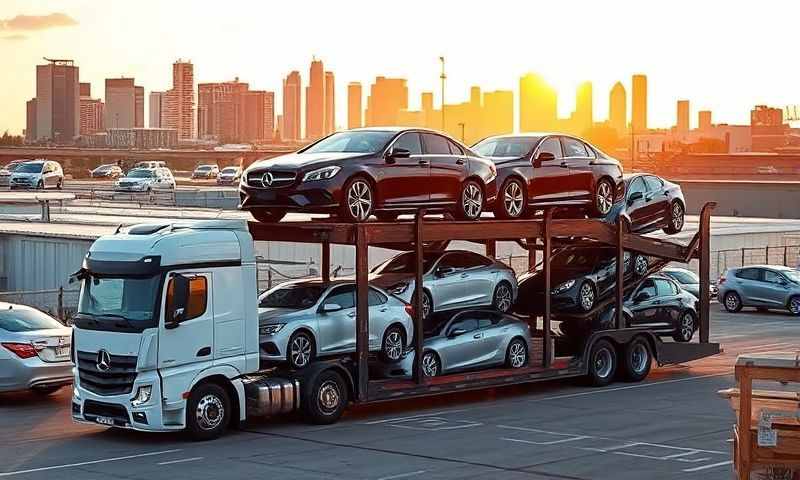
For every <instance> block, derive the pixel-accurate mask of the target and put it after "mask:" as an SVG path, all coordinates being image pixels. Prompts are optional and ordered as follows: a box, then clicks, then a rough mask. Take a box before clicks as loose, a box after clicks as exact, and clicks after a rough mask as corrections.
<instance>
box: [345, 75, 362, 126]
mask: <svg viewBox="0 0 800 480" xmlns="http://www.w3.org/2000/svg"><path fill="white" fill-rule="evenodd" d="M362 98H363V93H362V91H361V84H360V83H359V82H350V83H349V84H347V128H361V125H362V123H361V99H362Z"/></svg>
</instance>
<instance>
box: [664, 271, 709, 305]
mask: <svg viewBox="0 0 800 480" xmlns="http://www.w3.org/2000/svg"><path fill="white" fill-rule="evenodd" d="M660 273H662V274H663V275H666V276H667V277H670V278H671V279H672V280H675V281H676V282H678V285H680V286H681V288H682V289H684V290H686V291H687V292H689V293H691V294H692V295H694V296H695V297H697V298H700V277H698V276H697V274H696V273H694V272H693V271H691V270H686V269H685V268H675V267H667V268H664V269H662V270H661V272H660ZM708 290H709V292H708V293H709V296H710V297H711V298H715V297H716V296H717V293H719V290H718V289H717V286H716V285H714V284H713V283H712V284H710V285H709V286H708Z"/></svg>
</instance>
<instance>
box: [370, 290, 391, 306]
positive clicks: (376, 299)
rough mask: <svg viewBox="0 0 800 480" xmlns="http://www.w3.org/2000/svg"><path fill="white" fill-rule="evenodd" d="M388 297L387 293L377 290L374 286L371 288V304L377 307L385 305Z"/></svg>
mask: <svg viewBox="0 0 800 480" xmlns="http://www.w3.org/2000/svg"><path fill="white" fill-rule="evenodd" d="M386 300H388V298H387V297H386V295H384V294H382V293H381V292H379V291H377V290H375V289H374V288H370V289H369V306H370V307H375V306H377V305H383V304H384V303H386Z"/></svg>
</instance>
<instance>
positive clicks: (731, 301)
mask: <svg viewBox="0 0 800 480" xmlns="http://www.w3.org/2000/svg"><path fill="white" fill-rule="evenodd" d="M738 305H739V300H737V299H736V295H734V294H732V293H730V294H728V295H726V296H725V306H726V307H728V309H729V310H736V307H737V306H738Z"/></svg>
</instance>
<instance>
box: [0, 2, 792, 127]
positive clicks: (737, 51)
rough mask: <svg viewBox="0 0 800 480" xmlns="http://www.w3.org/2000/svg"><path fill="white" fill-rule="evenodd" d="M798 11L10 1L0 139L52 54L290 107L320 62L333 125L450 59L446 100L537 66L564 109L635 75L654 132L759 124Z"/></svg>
mask: <svg viewBox="0 0 800 480" xmlns="http://www.w3.org/2000/svg"><path fill="white" fill-rule="evenodd" d="M20 15H26V16H31V17H30V18H25V17H22V18H20V17H19V16H20ZM799 15H800V2H797V1H768V0H767V1H761V2H752V1H746V2H740V1H711V0H703V1H697V0H694V1H681V0H678V1H671V2H663V1H645V0H639V1H621V0H620V1H617V0H613V1H612V0H605V1H597V0H594V1H585V2H584V1H569V0H559V1H557V2H541V1H535V2H533V1H527V2H525V1H519V0H517V1H504V0H492V1H464V0H462V1H431V0H427V1H416V0H404V1H402V2H382V1H363V2H362V1H350V0H337V1H319V2H317V1H304V0H295V1H291V2H286V1H255V0H254V1H239V0H227V1H225V2H219V1H208V2H206V1H184V0H169V1H166V0H165V1H150V0H138V1H122V0H120V1H104V2H101V1H95V0H73V1H44V0H41V1H35V0H2V2H0V54H2V57H3V59H4V62H3V67H2V74H0V105H2V111H0V131H3V130H6V129H8V130H10V131H11V132H12V133H21V131H22V129H23V128H24V125H25V101H26V100H28V99H29V98H31V97H33V96H35V65H37V64H38V63H41V62H42V60H41V59H42V57H44V56H47V57H52V58H72V59H74V60H75V61H76V63H77V65H78V66H79V67H80V77H81V81H89V82H91V83H92V94H93V96H94V97H101V98H102V97H103V95H104V92H103V80H104V79H105V78H106V77H115V76H120V75H124V76H134V77H135V78H136V81H137V82H136V83H137V84H138V85H142V86H144V87H145V91H146V92H147V93H149V92H150V91H151V90H165V89H167V88H169V86H170V82H171V64H172V62H173V61H175V60H176V59H178V58H183V59H190V60H191V61H192V62H193V63H194V65H195V81H196V82H211V81H223V80H231V79H233V78H234V77H235V76H238V77H239V78H240V80H241V81H246V82H249V83H250V85H251V88H256V89H266V90H273V91H275V92H276V105H280V85H281V80H282V78H283V77H284V76H285V75H286V74H287V73H288V72H289V71H291V70H295V69H296V70H300V72H301V75H302V77H303V83H304V85H305V84H306V82H307V80H308V67H309V62H310V60H311V57H312V55H315V56H317V57H318V58H320V59H322V60H323V61H324V62H325V67H326V70H333V72H334V73H335V76H336V95H337V96H336V104H337V126H341V125H344V124H345V123H346V85H347V82H350V81H360V82H362V83H363V84H364V86H365V90H368V88H369V84H370V83H371V82H372V80H373V79H374V77H375V76H376V75H384V76H398V77H404V78H407V79H408V85H409V94H410V107H411V108H418V107H419V93H420V92H421V91H423V90H432V91H434V92H435V95H436V96H435V98H436V103H437V105H438V103H439V80H438V76H439V62H438V58H439V56H440V55H444V56H445V57H446V59H447V75H448V83H447V91H446V101H447V102H449V103H452V102H460V101H463V100H466V99H467V97H468V94H469V92H468V87H469V86H470V85H479V86H481V87H482V88H483V89H484V90H495V89H512V90H514V91H515V95H516V90H517V84H518V79H519V77H520V75H521V74H523V73H525V72H528V71H534V72H538V73H540V74H542V75H543V76H544V77H545V78H547V79H549V81H550V82H551V83H552V84H553V85H554V86H555V87H556V88H558V90H559V111H560V114H561V115H562V116H567V115H568V114H569V112H570V111H571V110H572V109H573V107H574V95H575V94H574V91H575V86H576V85H577V84H578V83H580V82H581V81H584V80H590V81H592V82H593V84H594V107H595V120H603V119H605V118H606V116H607V112H608V91H609V89H610V88H611V86H612V85H613V83H614V82H615V81H617V80H622V82H623V84H624V85H625V87H626V89H627V90H628V94H629V95H630V76H631V74H633V73H645V74H647V75H648V79H649V87H648V88H649V125H650V126H651V127H667V126H671V125H673V124H674V122H675V100H676V99H678V98H686V99H689V100H690V101H691V111H692V113H691V119H692V126H693V127H694V126H695V125H696V121H697V114H696V112H697V110H700V109H711V110H713V119H714V122H715V123H747V122H749V111H750V108H751V107H752V106H753V105H754V104H757V103H765V104H769V105H772V106H778V107H783V106H784V105H787V104H792V103H800V66H798V56H797V45H798V42H800V23H798V22H797V18H800V17H799ZM515 102H516V99H515ZM629 105H630V100H629ZM515 108H516V105H515ZM276 113H280V107H278V108H276Z"/></svg>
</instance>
